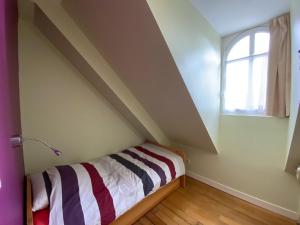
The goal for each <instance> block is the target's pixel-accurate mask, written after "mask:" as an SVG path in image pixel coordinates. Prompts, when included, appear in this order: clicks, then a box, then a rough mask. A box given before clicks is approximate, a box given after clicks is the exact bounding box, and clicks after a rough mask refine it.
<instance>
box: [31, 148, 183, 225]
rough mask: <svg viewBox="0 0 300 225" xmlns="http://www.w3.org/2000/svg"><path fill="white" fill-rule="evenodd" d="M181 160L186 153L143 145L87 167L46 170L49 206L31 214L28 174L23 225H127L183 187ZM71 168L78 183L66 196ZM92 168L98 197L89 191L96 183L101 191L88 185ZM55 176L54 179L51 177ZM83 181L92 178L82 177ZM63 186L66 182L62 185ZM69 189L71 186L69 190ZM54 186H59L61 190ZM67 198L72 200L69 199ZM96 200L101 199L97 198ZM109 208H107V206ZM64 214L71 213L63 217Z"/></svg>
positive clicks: (32, 204)
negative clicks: (100, 184)
mask: <svg viewBox="0 0 300 225" xmlns="http://www.w3.org/2000/svg"><path fill="white" fill-rule="evenodd" d="M185 160H186V156H185V153H184V152H183V151H181V150H178V149H172V148H169V147H165V146H161V145H158V144H152V143H145V144H143V145H140V146H135V147H131V148H128V149H125V150H123V151H121V152H118V153H115V154H111V155H108V156H105V157H101V158H100V159H97V160H94V161H91V162H88V163H81V164H73V165H70V166H66V167H64V166H61V167H60V166H59V167H55V168H52V170H51V169H49V170H47V174H48V175H49V177H50V178H48V180H49V181H50V180H51V182H50V183H52V189H51V191H50V192H51V193H48V192H49V190H47V195H48V199H49V205H48V206H47V207H43V208H42V209H39V210H36V209H35V210H34V211H35V212H33V210H32V209H33V208H34V207H35V206H34V205H35V203H36V202H35V201H34V199H33V196H32V195H33V189H32V185H31V178H30V177H29V176H28V177H27V190H26V196H27V199H26V201H27V225H54V224H59V225H60V224H65V225H68V224H75V225H76V224H86V225H90V224H95V225H96V224H104V225H106V224H111V225H115V224H121V225H127V224H128V225H129V224H132V223H134V222H135V221H137V220H138V219H139V218H140V217H142V216H143V215H144V214H145V213H146V212H147V211H149V210H150V209H151V208H152V207H154V206H155V205H156V204H158V203H159V202H160V201H161V200H162V199H163V198H165V197H166V196H167V195H168V194H169V193H171V192H172V191H174V190H176V189H177V188H179V187H180V186H181V187H184V186H185V169H184V162H185ZM70 168H72V169H74V171H75V172H76V173H77V182H78V184H80V185H81V186H80V185H79V187H78V188H77V191H76V190H75V191H74V190H73V192H72V191H71V194H70V193H67V191H68V192H70V190H69V189H70V188H68V187H70V185H69V184H68V182H70V179H71V178H70V176H71V173H70ZM66 169H67V170H66ZM93 169H94V170H93ZM84 170H86V171H85V172H84V173H83V172H80V171H84ZM96 170H97V171H98V172H99V171H100V172H99V174H100V175H101V178H102V179H101V182H102V184H105V185H104V189H103V188H102V191H101V193H97V192H95V190H96V189H94V188H96V187H97V185H98V187H97V188H98V189H99V188H100V189H101V187H99V182H98V183H93V180H92V177H96V178H97V176H98V175H99V174H98V173H97V172H95V171H96ZM44 173H45V171H44ZM44 173H43V175H44ZM55 173H57V174H59V175H55ZM64 176H65V178H64ZM89 176H90V177H89ZM87 177H89V178H91V179H86V178H87ZM58 178H59V179H58ZM93 179H94V178H93ZM98 179H99V177H98ZM71 180H72V179H71ZM73 180H74V179H73ZM87 180H92V181H91V185H90V186H91V189H90V191H87V189H88V188H87V187H89V185H86V184H84V182H87ZM33 181H34V182H36V181H35V180H33ZM64 183H66V184H65V187H64ZM57 184H58V185H57ZM73 186H74V185H73ZM73 186H72V185H71V187H73ZM57 187H61V189H59V188H57ZM71 189H72V188H71ZM73 189H74V188H73ZM66 190H67V191H66ZM63 191H64V193H63ZM89 192H93V195H91V194H90V195H88V194H87V193H89ZM73 193H75V194H77V195H79V196H80V197H79V198H78V199H79V200H78V201H80V203H76V200H74V198H73ZM70 196H72V199H71V200H70ZM88 196H90V199H91V198H92V199H94V198H95V200H96V201H95V202H97V203H98V207H99V212H98V211H97V210H96V208H97V206H95V203H94V207H93V204H92V203H93V202H92V201H91V200H90V199H89V197H88ZM91 196H92V197H91ZM97 196H98V199H97ZM99 196H101V197H100V198H102V200H101V199H99ZM103 196H106V197H105V199H106V200H105V202H103ZM65 199H66V200H65ZM97 200H99V201H97ZM101 201H102V205H101ZM70 205H72V207H70ZM110 205H111V207H109V206H110ZM73 206H75V207H73ZM76 207H77V208H80V209H81V210H80V213H78V209H77V211H76ZM91 209H94V210H91ZM66 211H70V212H69V213H68V214H66ZM81 214H82V215H81ZM100 214H101V215H100ZM80 215H81V216H80ZM98 217H99V218H100V219H99V221H98V220H97V221H98V223H94V222H91V221H94V220H93V218H98ZM49 220H50V222H49ZM81 220H82V221H81ZM74 221H76V222H74Z"/></svg>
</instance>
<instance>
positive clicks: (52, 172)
mask: <svg viewBox="0 0 300 225" xmlns="http://www.w3.org/2000/svg"><path fill="white" fill-rule="evenodd" d="M47 173H48V175H49V178H50V180H51V184H52V191H51V196H50V216H49V225H57V224H59V225H64V217H63V208H62V186H61V177H60V174H59V172H58V170H57V169H56V168H55V167H53V168H51V169H49V170H47Z"/></svg>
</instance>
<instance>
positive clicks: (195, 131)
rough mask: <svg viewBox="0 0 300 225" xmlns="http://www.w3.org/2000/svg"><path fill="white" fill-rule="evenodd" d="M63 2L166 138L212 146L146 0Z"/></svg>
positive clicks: (203, 146) (189, 143)
mask: <svg viewBox="0 0 300 225" xmlns="http://www.w3.org/2000/svg"><path fill="white" fill-rule="evenodd" d="M62 6H63V7H64V8H65V10H66V11H67V12H68V13H69V15H70V16H71V17H72V18H73V20H74V21H75V22H76V23H77V24H78V26H79V27H80V28H81V30H82V31H83V32H84V34H85V35H86V36H87V37H88V38H89V40H91V42H92V43H93V44H94V46H95V47H96V48H97V49H98V51H99V52H100V53H101V54H102V55H103V56H104V58H105V59H106V60H107V61H108V63H109V64H110V65H111V66H112V68H114V70H115V71H116V73H117V74H118V75H119V77H120V78H121V79H122V80H123V82H124V83H125V84H126V86H127V87H128V88H129V89H130V90H131V91H132V93H133V94H134V95H135V97H136V98H137V99H138V100H139V102H140V103H141V104H142V105H143V107H144V108H145V110H146V111H147V112H148V113H149V114H150V115H151V117H152V118H153V119H154V121H155V122H156V123H157V124H159V126H160V128H161V129H162V130H163V131H164V133H165V134H166V135H167V136H168V138H170V140H172V141H175V142H179V143H183V144H186V145H190V146H197V147H200V148H201V149H204V150H210V151H212V152H216V148H215V146H214V144H213V142H212V140H211V138H210V136H209V134H208V131H207V129H206V127H205V125H204V123H203V121H202V119H201V117H200V115H199V113H198V111H197V109H196V107H195V105H194V103H193V100H192V98H191V96H190V95H189V92H188V90H187V88H186V86H185V84H184V81H183V80H182V77H181V75H180V73H179V71H178V69H177V66H176V64H175V62H174V60H173V58H172V55H171V53H170V50H169V48H168V46H167V44H166V42H165V40H164V37H163V36H162V34H161V32H160V29H159V27H158V25H157V23H156V21H155V19H154V17H153V15H152V13H151V10H150V9H149V6H148V5H147V3H146V1H119V0H110V1H99V0H90V1H88V2H86V1H72V0H63V1H62Z"/></svg>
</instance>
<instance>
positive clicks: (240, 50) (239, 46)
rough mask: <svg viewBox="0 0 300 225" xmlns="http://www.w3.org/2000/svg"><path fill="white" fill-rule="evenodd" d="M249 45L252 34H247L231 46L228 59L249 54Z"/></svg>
mask: <svg viewBox="0 0 300 225" xmlns="http://www.w3.org/2000/svg"><path fill="white" fill-rule="evenodd" d="M249 45H250V36H246V37H244V38H243V39H241V40H240V41H239V42H237V43H236V44H235V45H234V46H233V47H232V48H231V50H230V52H229V54H228V56H227V61H230V60H233V59H240V58H243V57H246V56H249V54H250V52H249V49H250V48H249Z"/></svg>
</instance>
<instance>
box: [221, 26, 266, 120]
mask: <svg viewBox="0 0 300 225" xmlns="http://www.w3.org/2000/svg"><path fill="white" fill-rule="evenodd" d="M256 33H270V29H269V26H268V24H266V25H262V26H258V27H255V28H251V29H249V30H246V31H243V32H241V33H237V34H236V35H233V38H232V39H231V40H230V41H228V43H227V44H226V45H224V46H223V53H222V66H221V68H222V69H221V70H222V71H221V115H236V116H259V117H268V116H267V115H266V114H265V113H263V112H261V111H253V110H251V111H248V110H239V111H234V112H232V111H227V110H226V109H225V98H224V97H225V88H226V65H227V57H228V54H229V53H230V51H231V49H232V48H233V47H234V45H235V44H237V43H238V42H239V41H240V40H242V39H243V38H244V37H246V36H248V35H249V38H250V44H249V52H250V54H249V56H247V57H243V58H238V59H234V60H229V61H228V62H234V61H238V60H242V59H250V60H251V62H252V63H251V65H253V59H254V58H255V57H257V56H262V55H266V54H268V53H269V52H267V53H261V54H256V55H255V54H254V48H255V34H256ZM249 69H252V67H249Z"/></svg>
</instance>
